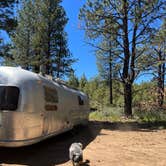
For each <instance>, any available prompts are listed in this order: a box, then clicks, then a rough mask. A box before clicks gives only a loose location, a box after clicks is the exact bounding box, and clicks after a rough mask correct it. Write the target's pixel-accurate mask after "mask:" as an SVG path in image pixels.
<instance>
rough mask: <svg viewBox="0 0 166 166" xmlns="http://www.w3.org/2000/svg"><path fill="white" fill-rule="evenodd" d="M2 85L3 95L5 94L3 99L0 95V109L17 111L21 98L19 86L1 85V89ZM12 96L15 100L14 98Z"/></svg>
mask: <svg viewBox="0 0 166 166" xmlns="http://www.w3.org/2000/svg"><path fill="white" fill-rule="evenodd" d="M2 87H3V88H4V89H2V91H4V92H0V93H2V95H4V96H3V97H2V98H3V99H2V98H1V97H0V111H17V110H18V107H19V99H20V89H19V87H17V86H4V85H0V91H1V88H2ZM14 90H15V91H14ZM13 93H14V95H13V96H11V94H13ZM12 98H13V99H14V100H12ZM1 99H2V100H1Z"/></svg>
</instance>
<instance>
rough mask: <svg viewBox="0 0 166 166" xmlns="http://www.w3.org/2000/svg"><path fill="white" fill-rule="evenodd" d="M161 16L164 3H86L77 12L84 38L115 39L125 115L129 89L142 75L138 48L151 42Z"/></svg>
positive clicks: (122, 0) (129, 103) (128, 109)
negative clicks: (78, 12)
mask: <svg viewBox="0 0 166 166" xmlns="http://www.w3.org/2000/svg"><path fill="white" fill-rule="evenodd" d="M164 15H165V0H159V1H147V0H144V1H141V0H138V1H129V0H119V1H110V0H99V1H95V0H88V1H87V3H86V4H85V5H84V6H83V7H82V9H81V11H80V19H82V20H83V21H84V26H85V27H84V28H85V29H86V35H87V37H89V38H90V39H100V38H101V36H105V35H108V36H114V35H115V36H116V37H114V38H113V40H115V41H116V43H117V44H118V47H119V48H121V51H122V52H121V53H120V54H119V58H118V59H119V60H118V61H117V63H119V64H120V68H119V71H118V73H119V74H118V75H119V80H120V81H121V82H122V83H123V86H124V112H125V114H126V116H131V115H132V86H133V83H134V81H135V79H136V78H137V76H138V75H139V74H140V72H141V70H140V68H139V66H138V65H137V61H138V59H140V58H141V57H142V55H143V53H144V50H143V49H140V48H142V46H143V45H144V44H146V43H148V42H150V39H151V37H152V36H153V35H154V29H155V27H154V26H153V25H154V23H156V21H157V20H158V19H161V18H163V17H164ZM115 29H116V30H115ZM111 41H112V40H111ZM140 50H141V51H140Z"/></svg>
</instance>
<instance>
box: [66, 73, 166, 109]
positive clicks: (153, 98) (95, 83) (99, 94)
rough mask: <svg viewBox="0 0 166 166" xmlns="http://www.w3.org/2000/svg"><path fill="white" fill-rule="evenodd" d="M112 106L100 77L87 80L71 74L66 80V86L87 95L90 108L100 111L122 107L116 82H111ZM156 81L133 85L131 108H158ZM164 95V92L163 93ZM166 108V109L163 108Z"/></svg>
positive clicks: (104, 82)
mask: <svg viewBox="0 0 166 166" xmlns="http://www.w3.org/2000/svg"><path fill="white" fill-rule="evenodd" d="M112 82H113V88H112V89H113V91H112V93H113V104H111V105H110V101H109V84H108V82H107V80H103V79H102V78H101V77H100V76H96V77H94V78H91V79H90V80H88V79H87V78H86V76H85V74H83V75H82V76H81V78H78V77H77V76H76V75H75V74H74V73H72V74H71V75H70V77H69V80H68V82H67V83H68V85H70V86H71V87H74V88H77V89H80V90H81V91H83V92H85V93H86V94H88V96H89V98H90V106H91V107H92V108H95V109H97V110H98V111H102V110H103V108H104V107H107V106H113V107H123V106H124V98H123V95H124V94H123V84H122V83H121V82H119V81H117V80H113V81H112ZM156 85H157V80H156V79H153V80H152V81H151V82H142V83H139V84H136V83H134V84H133V102H132V106H133V107H136V108H139V109H141V110H146V109H149V110H150V108H153V107H156V109H157V108H159V107H158V104H157V102H158V94H157V86H156ZM165 95H166V92H165ZM163 104H164V106H166V101H164V103H163ZM148 107H149V108H148ZM164 108H166V107H164Z"/></svg>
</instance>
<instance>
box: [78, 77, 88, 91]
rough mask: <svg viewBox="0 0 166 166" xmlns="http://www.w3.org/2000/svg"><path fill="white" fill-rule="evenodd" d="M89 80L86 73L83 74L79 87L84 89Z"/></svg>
mask: <svg viewBox="0 0 166 166" xmlns="http://www.w3.org/2000/svg"><path fill="white" fill-rule="evenodd" d="M87 82H88V80H87V78H86V76H85V74H83V75H82V77H81V78H80V81H79V89H81V90H84V88H85V86H86V84H87Z"/></svg>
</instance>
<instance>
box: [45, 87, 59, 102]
mask: <svg viewBox="0 0 166 166" xmlns="http://www.w3.org/2000/svg"><path fill="white" fill-rule="evenodd" d="M44 93H45V101H46V102H50V103H58V93H57V90H56V89H54V88H50V87H44Z"/></svg>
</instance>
